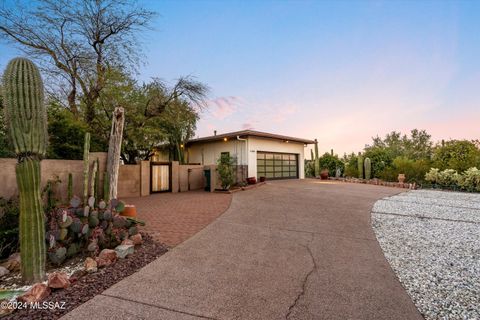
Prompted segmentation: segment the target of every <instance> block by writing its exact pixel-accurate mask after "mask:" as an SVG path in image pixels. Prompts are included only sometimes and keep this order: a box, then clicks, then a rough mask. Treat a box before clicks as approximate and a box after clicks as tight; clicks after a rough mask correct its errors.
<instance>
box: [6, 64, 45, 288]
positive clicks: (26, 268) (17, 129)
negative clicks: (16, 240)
mask: <svg viewBox="0 0 480 320" xmlns="http://www.w3.org/2000/svg"><path fill="white" fill-rule="evenodd" d="M3 86H4V104H5V115H6V119H7V125H8V130H9V134H10V137H11V141H12V144H13V147H14V150H15V154H16V155H17V159H18V163H17V166H16V169H15V172H16V176H17V185H18V191H19V195H20V255H21V261H22V263H21V271H22V278H23V280H24V281H25V282H28V283H33V282H40V281H42V280H43V278H44V277H45V255H46V253H45V217H44V212H43V206H42V198H41V189H40V181H41V179H40V161H41V160H42V158H43V157H44V156H45V151H46V149H47V141H48V135H47V113H46V109H45V105H44V103H43V98H44V96H43V83H42V78H41V76H40V72H39V71H38V68H37V67H36V66H35V64H34V63H33V62H31V61H30V60H28V59H24V58H15V59H13V60H11V61H10V62H9V63H8V65H7V68H6V70H5V72H4V75H3Z"/></svg>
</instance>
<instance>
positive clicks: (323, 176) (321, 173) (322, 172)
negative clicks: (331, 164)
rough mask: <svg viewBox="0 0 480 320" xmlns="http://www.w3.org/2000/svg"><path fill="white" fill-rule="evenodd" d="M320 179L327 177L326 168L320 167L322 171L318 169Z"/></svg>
mask: <svg viewBox="0 0 480 320" xmlns="http://www.w3.org/2000/svg"><path fill="white" fill-rule="evenodd" d="M320 179H322V180H327V179H328V169H322V171H320Z"/></svg>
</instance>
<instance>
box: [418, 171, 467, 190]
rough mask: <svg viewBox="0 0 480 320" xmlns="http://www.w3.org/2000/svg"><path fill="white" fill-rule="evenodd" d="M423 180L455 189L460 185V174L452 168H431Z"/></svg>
mask: <svg viewBox="0 0 480 320" xmlns="http://www.w3.org/2000/svg"><path fill="white" fill-rule="evenodd" d="M425 180H426V181H428V182H430V183H432V184H433V185H437V186H440V187H443V188H453V189H456V188H458V187H459V186H460V182H461V180H462V176H461V175H459V174H458V173H457V171H456V170H453V169H445V170H443V171H440V169H438V168H431V169H430V171H429V172H427V173H426V174H425Z"/></svg>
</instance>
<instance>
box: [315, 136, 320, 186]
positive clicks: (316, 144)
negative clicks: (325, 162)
mask: <svg viewBox="0 0 480 320" xmlns="http://www.w3.org/2000/svg"><path fill="white" fill-rule="evenodd" d="M319 176H320V158H319V156H318V141H317V139H315V177H319Z"/></svg>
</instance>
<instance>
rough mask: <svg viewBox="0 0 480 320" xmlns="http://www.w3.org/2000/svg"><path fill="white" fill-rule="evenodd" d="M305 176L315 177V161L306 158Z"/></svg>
mask: <svg viewBox="0 0 480 320" xmlns="http://www.w3.org/2000/svg"><path fill="white" fill-rule="evenodd" d="M305 177H307V178H313V177H315V161H312V160H305Z"/></svg>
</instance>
